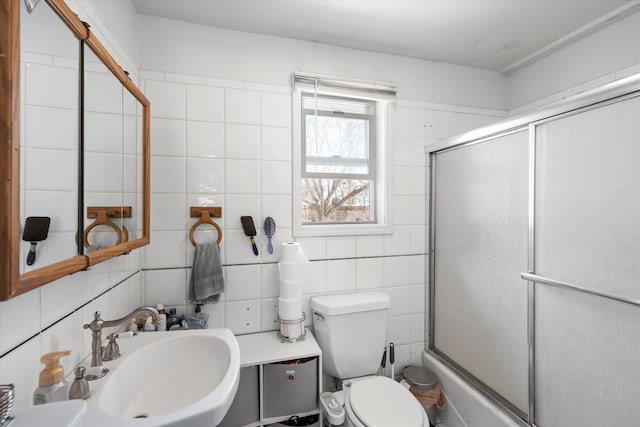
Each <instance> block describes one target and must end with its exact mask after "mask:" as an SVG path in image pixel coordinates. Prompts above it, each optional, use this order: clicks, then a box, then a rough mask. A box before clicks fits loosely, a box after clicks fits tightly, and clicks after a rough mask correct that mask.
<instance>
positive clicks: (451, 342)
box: [431, 128, 529, 419]
mask: <svg viewBox="0 0 640 427" xmlns="http://www.w3.org/2000/svg"><path fill="white" fill-rule="evenodd" d="M432 168H433V171H432V186H431V188H432V191H433V194H432V202H433V206H434V207H433V211H432V221H435V224H432V236H431V239H432V243H431V244H432V249H433V250H434V254H433V255H432V257H433V258H432V263H431V265H432V270H431V271H432V278H431V282H432V295H431V298H432V300H431V309H432V310H434V312H433V319H434V322H433V325H432V331H431V333H432V334H433V336H432V342H433V347H434V350H435V351H436V352H437V353H438V354H439V355H440V356H441V357H443V358H445V359H447V360H448V361H449V362H452V363H453V364H454V366H457V367H458V368H459V369H461V370H463V371H466V373H467V374H470V375H471V376H472V377H474V378H475V379H476V380H477V381H479V382H480V383H482V384H484V385H485V386H486V387H485V389H488V390H487V391H488V392H489V393H492V394H494V397H496V398H497V399H499V400H501V401H503V403H505V404H506V405H507V406H508V407H510V408H511V409H512V410H513V411H514V412H515V413H517V414H518V415H519V416H521V417H523V418H525V419H526V418H527V414H528V397H529V381H528V372H529V369H528V363H529V356H528V343H527V286H526V284H525V283H524V282H523V281H522V279H521V278H520V273H521V272H526V271H527V265H528V252H527V248H528V231H529V215H528V212H529V208H528V206H529V132H528V128H524V129H521V130H519V131H517V132H511V133H508V134H504V135H501V136H497V137H494V138H491V139H488V140H484V141H481V142H476V143H473V144H468V145H464V146H461V147H457V148H453V149H449V150H444V151H440V152H437V153H434V155H433V156H432ZM496 394H497V395H496Z"/></svg>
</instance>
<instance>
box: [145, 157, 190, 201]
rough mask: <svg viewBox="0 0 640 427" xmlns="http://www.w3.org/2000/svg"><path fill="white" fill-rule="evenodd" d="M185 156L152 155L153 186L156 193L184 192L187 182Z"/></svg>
mask: <svg viewBox="0 0 640 427" xmlns="http://www.w3.org/2000/svg"><path fill="white" fill-rule="evenodd" d="M187 172H191V171H190V170H189V171H187V169H186V162H185V158H184V157H171V156H151V188H153V192H154V193H173V194H179V193H184V192H185V188H186V182H187Z"/></svg>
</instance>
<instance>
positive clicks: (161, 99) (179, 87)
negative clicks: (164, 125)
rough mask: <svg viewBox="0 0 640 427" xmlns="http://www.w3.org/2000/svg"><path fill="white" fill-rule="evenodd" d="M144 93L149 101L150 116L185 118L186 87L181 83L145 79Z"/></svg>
mask: <svg viewBox="0 0 640 427" xmlns="http://www.w3.org/2000/svg"><path fill="white" fill-rule="evenodd" d="M144 93H145V95H146V96H147V98H149V101H151V105H152V106H153V108H151V117H162V118H167V119H181V120H184V119H185V118H186V105H185V97H186V88H185V85H184V84H182V83H171V82H164V81H157V80H145V82H144Z"/></svg>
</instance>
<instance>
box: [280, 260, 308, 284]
mask: <svg viewBox="0 0 640 427" xmlns="http://www.w3.org/2000/svg"><path fill="white" fill-rule="evenodd" d="M303 265H304V264H301V263H298V262H282V261H281V262H279V263H278V272H279V273H280V280H282V281H287V282H289V281H294V280H302V267H303Z"/></svg>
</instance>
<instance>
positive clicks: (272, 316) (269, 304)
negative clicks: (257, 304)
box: [260, 298, 280, 331]
mask: <svg viewBox="0 0 640 427" xmlns="http://www.w3.org/2000/svg"><path fill="white" fill-rule="evenodd" d="M278 329H280V324H279V323H278V298H265V299H263V300H262V323H261V325H260V330H261V331H276V330H278Z"/></svg>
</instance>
